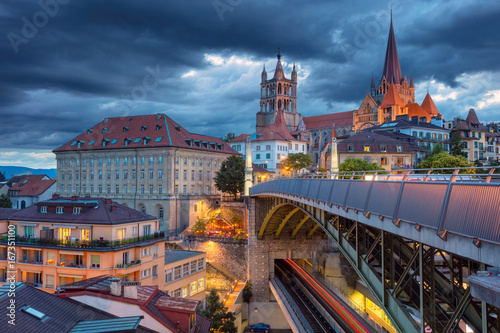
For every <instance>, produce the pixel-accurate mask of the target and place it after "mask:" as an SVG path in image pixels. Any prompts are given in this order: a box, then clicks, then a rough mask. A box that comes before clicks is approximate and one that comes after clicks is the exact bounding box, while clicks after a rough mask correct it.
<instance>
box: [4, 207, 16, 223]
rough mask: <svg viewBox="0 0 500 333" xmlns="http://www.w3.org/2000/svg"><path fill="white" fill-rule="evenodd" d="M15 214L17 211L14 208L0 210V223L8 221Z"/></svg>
mask: <svg viewBox="0 0 500 333" xmlns="http://www.w3.org/2000/svg"><path fill="white" fill-rule="evenodd" d="M15 212H17V209H14V208H0V221H2V220H8V219H9V217H10V216H11V215H12V214H14V213H15Z"/></svg>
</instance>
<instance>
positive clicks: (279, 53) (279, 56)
mask: <svg viewBox="0 0 500 333" xmlns="http://www.w3.org/2000/svg"><path fill="white" fill-rule="evenodd" d="M280 59H281V52H280V48H279V47H278V60H280Z"/></svg>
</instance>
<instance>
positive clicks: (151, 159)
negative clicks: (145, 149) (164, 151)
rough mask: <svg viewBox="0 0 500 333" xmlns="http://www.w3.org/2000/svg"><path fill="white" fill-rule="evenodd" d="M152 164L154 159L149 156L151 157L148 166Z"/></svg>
mask: <svg viewBox="0 0 500 333" xmlns="http://www.w3.org/2000/svg"><path fill="white" fill-rule="evenodd" d="M153 163H154V157H153V156H151V157H150V158H149V164H153Z"/></svg>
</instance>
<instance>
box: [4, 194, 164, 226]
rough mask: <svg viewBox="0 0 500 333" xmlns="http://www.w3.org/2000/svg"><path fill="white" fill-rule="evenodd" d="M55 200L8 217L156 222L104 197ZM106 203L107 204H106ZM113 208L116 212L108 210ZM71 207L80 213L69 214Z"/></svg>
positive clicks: (86, 222)
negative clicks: (43, 209) (44, 208)
mask: <svg viewBox="0 0 500 333" xmlns="http://www.w3.org/2000/svg"><path fill="white" fill-rule="evenodd" d="M73 198H74V199H76V200H72V198H58V199H55V200H49V201H42V202H39V203H37V204H36V205H33V206H30V207H27V208H24V209H21V210H17V211H16V212H15V213H13V214H12V215H11V216H10V218H9V219H10V220H15V221H39V222H54V223H74V224H103V225H113V224H122V223H131V222H139V221H150V220H156V219H157V218H156V217H154V216H151V215H148V214H144V213H142V212H139V211H137V210H135V209H132V208H129V207H127V206H124V205H121V204H118V203H116V202H112V201H111V200H109V201H106V199H104V198H78V197H73ZM106 202H108V203H106ZM41 206H47V207H48V208H47V213H41V212H40V207H41ZM58 206H59V207H67V208H66V209H65V210H64V213H63V214H56V213H55V207H58ZM113 206H114V207H116V209H114V208H112V207H113ZM73 207H81V213H80V214H78V215H75V214H72V212H73Z"/></svg>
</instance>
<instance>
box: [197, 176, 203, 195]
mask: <svg viewBox="0 0 500 333" xmlns="http://www.w3.org/2000/svg"><path fill="white" fill-rule="evenodd" d="M202 178H203V176H202V174H201V171H200V172H198V179H199V180H201V179H202ZM200 194H201V193H200Z"/></svg>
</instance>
